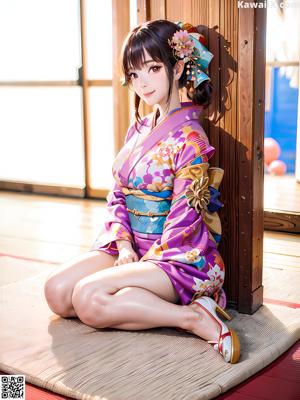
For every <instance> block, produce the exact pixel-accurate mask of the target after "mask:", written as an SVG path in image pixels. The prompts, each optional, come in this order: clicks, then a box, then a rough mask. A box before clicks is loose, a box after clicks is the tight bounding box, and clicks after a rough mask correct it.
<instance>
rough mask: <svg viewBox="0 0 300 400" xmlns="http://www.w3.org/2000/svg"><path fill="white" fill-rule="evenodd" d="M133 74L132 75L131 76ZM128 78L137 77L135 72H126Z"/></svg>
mask: <svg viewBox="0 0 300 400" xmlns="http://www.w3.org/2000/svg"><path fill="white" fill-rule="evenodd" d="M132 75H134V76H132ZM128 76H129V79H136V78H137V74H136V73H135V72H130V74H128Z"/></svg>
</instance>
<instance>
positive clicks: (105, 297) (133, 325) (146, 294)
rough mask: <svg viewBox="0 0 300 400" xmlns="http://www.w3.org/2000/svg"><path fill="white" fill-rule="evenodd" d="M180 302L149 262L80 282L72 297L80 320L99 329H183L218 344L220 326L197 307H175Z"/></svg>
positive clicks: (161, 273)
mask: <svg viewBox="0 0 300 400" xmlns="http://www.w3.org/2000/svg"><path fill="white" fill-rule="evenodd" d="M177 299H178V295H177V293H176V291H175V289H174V287H173V285H172V283H171V281H170V279H169V277H168V275H167V274H166V273H165V272H164V271H163V270H162V269H161V268H160V267H158V266H156V265H153V264H152V263H151V262H147V261H143V262H136V263H129V264H124V265H122V266H119V267H113V268H110V269H107V270H102V271H100V272H96V273H95V274H92V275H90V276H88V277H86V278H84V279H82V280H81V281H79V282H78V283H77V285H76V286H75V288H74V291H73V296H72V302H73V306H74V309H75V311H76V313H77V315H78V318H79V319H80V320H81V321H82V322H84V323H85V324H87V325H89V326H93V327H95V328H107V327H110V328H118V329H132V330H140V329H149V328H155V327H162V326H167V327H180V328H182V329H186V330H189V331H191V332H193V333H195V334H196V335H197V336H200V337H202V338H203V339H206V340H217V339H218V336H219V327H218V325H217V323H216V322H215V321H214V320H213V319H212V318H211V317H209V315H207V314H206V313H205V312H203V313H201V312H200V313H198V312H196V311H194V309H193V305H189V306H182V305H177V304H174V303H175V302H176V301H177Z"/></svg>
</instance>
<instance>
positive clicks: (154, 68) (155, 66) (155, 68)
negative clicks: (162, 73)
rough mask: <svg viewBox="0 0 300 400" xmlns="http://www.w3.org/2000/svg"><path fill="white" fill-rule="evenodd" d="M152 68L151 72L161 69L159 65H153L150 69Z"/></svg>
mask: <svg viewBox="0 0 300 400" xmlns="http://www.w3.org/2000/svg"><path fill="white" fill-rule="evenodd" d="M151 69H152V70H153V72H158V71H159V70H160V69H161V66H160V65H153V67H151V68H150V70H151Z"/></svg>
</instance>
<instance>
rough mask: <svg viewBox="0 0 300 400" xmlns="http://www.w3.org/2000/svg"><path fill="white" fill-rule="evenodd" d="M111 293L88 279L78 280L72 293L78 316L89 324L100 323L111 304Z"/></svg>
mask: <svg viewBox="0 0 300 400" xmlns="http://www.w3.org/2000/svg"><path fill="white" fill-rule="evenodd" d="M109 296H110V295H109V293H107V291H106V290H105V288H104V286H103V287H101V284H98V285H97V287H95V285H93V284H92V283H90V282H89V281H88V280H86V279H82V280H81V281H79V282H77V284H76V285H75V287H74V290H73V293H72V305H73V307H74V310H75V312H76V314H77V316H78V318H79V319H80V320H81V321H82V322H84V323H85V324H87V325H90V326H94V325H95V324H99V323H100V321H101V320H102V319H103V317H104V315H105V314H106V312H107V310H108V306H109Z"/></svg>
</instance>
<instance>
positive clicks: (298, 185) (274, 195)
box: [264, 174, 300, 213]
mask: <svg viewBox="0 0 300 400" xmlns="http://www.w3.org/2000/svg"><path fill="white" fill-rule="evenodd" d="M264 208H265V209H270V210H281V211H290V212H295V211H296V212H298V213H300V182H297V180H296V177H295V175H294V174H286V175H283V176H274V175H269V174H265V176H264Z"/></svg>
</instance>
